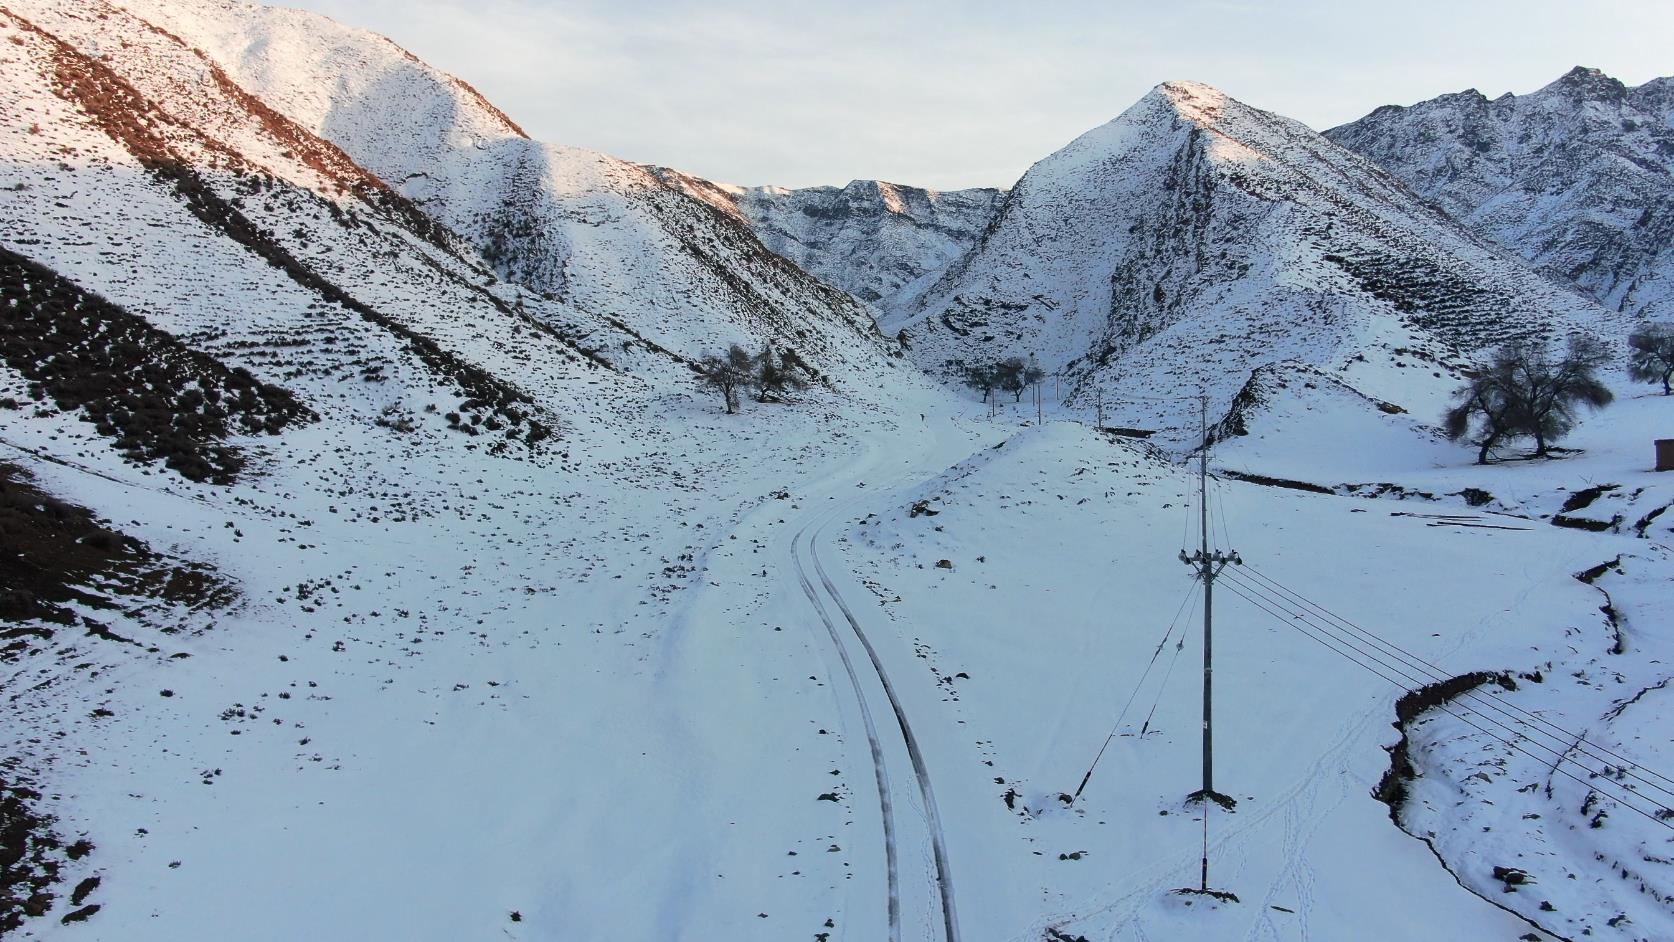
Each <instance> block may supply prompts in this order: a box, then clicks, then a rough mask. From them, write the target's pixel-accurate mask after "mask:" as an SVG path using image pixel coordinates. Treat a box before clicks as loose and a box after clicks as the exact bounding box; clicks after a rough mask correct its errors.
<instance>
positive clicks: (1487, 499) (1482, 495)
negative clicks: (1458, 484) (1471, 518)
mask: <svg viewBox="0 0 1674 942" xmlns="http://www.w3.org/2000/svg"><path fill="white" fill-rule="evenodd" d="M1458 496H1460V497H1463V498H1464V499H1465V504H1466V505H1467V506H1470V507H1484V506H1487V505H1488V504H1491V503H1493V502H1494V495H1493V494H1490V493H1488V492H1487V491H1485V490H1483V489H1482V488H1480V487H1467V488H1465V489H1464V490H1462V491H1460V492H1459V494H1458Z"/></svg>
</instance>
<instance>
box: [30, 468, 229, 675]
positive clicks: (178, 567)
mask: <svg viewBox="0 0 1674 942" xmlns="http://www.w3.org/2000/svg"><path fill="white" fill-rule="evenodd" d="M0 546H3V547H5V552H4V553H0V623H4V624H5V625H6V627H5V628H4V629H0V662H5V661H10V660H14V659H15V658H17V657H18V656H20V655H21V654H22V653H23V652H24V651H26V650H27V649H28V647H29V644H30V641H31V639H39V640H45V639H48V638H51V637H52V636H53V633H54V629H53V628H49V627H46V625H40V624H35V625H31V624H27V623H28V622H45V623H47V624H48V625H59V626H63V627H66V628H69V627H75V626H78V625H79V626H81V627H83V628H85V629H86V631H87V633H88V634H90V635H93V636H94V637H98V638H101V639H104V640H114V641H119V642H122V643H129V644H132V643H134V642H132V641H131V640H130V639H127V638H123V637H121V636H120V635H117V634H115V633H114V632H112V631H110V629H109V628H108V627H106V626H104V625H102V624H100V623H99V622H97V621H95V620H94V619H92V618H89V617H87V616H86V615H80V614H78V613H77V612H76V611H75V610H74V609H75V608H76V607H80V608H82V609H84V610H85V609H92V610H95V611H114V610H118V609H119V607H120V602H121V601H122V600H127V601H133V600H138V599H160V600H163V601H167V602H171V603H174V604H178V605H185V606H190V607H193V608H218V607H222V606H224V605H226V604H228V603H229V602H231V601H232V600H233V599H234V597H235V593H234V591H233V590H232V588H231V587H230V586H228V585H227V584H226V583H225V582H224V581H222V580H221V579H220V577H219V576H217V575H216V574H215V572H214V570H212V569H210V568H209V567H207V566H204V565H201V564H189V563H182V562H179V561H177V560H171V559H168V558H166V557H164V556H161V555H159V554H157V553H156V552H154V551H152V550H151V548H150V547H148V546H146V544H145V543H143V542H141V541H140V540H137V539H134V538H133V537H131V536H128V535H126V534H124V533H121V532H119V531H117V530H114V529H111V528H110V527H108V526H106V525H104V524H103V523H101V522H100V521H99V520H98V519H96V518H95V517H94V516H93V515H92V514H91V513H90V512H88V511H87V510H86V509H85V508H82V507H78V506H76V505H74V504H70V503H66V502H65V501H61V500H58V499H56V498H54V497H52V496H51V495H49V494H47V493H46V492H44V491H42V490H41V489H39V488H38V487H36V486H35V485H34V483H33V482H32V481H31V479H30V477H29V475H28V473H27V472H25V471H24V470H23V469H21V468H18V467H16V466H14V465H8V464H0Z"/></svg>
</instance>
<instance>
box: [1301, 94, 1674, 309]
mask: <svg viewBox="0 0 1674 942" xmlns="http://www.w3.org/2000/svg"><path fill="white" fill-rule="evenodd" d="M1325 135H1326V137H1329V138H1330V139H1331V140H1333V141H1336V142H1337V143H1339V144H1341V145H1343V146H1344V147H1347V148H1349V149H1351V150H1354V151H1356V152H1358V153H1360V154H1363V155H1365V156H1366V157H1367V158H1369V159H1371V160H1372V161H1374V162H1376V163H1377V164H1378V165H1379V166H1381V167H1383V168H1384V169H1386V170H1388V171H1389V172H1390V173H1391V174H1394V175H1395V176H1396V177H1398V178H1400V179H1401V180H1402V181H1403V182H1404V183H1406V184H1407V185H1408V186H1409V187H1411V188H1412V189H1413V190H1414V191H1416V192H1417V193H1419V194H1420V195H1422V196H1424V197H1425V198H1427V199H1429V200H1431V201H1433V202H1434V203H1435V204H1436V205H1438V206H1440V207H1442V208H1443V209H1445V210H1447V211H1448V212H1449V213H1450V214H1452V215H1453V216H1454V217H1455V218H1457V219H1459V220H1460V221H1461V222H1463V223H1464V224H1465V225H1466V226H1468V227H1469V228H1470V229H1471V230H1472V231H1474V232H1476V233H1478V234H1480V235H1482V236H1485V237H1487V238H1489V239H1492V240H1494V241H1496V242H1498V243H1500V244H1501V245H1504V246H1505V247H1506V248H1508V249H1510V250H1511V251H1513V252H1515V253H1517V254H1518V255H1521V256H1522V257H1523V258H1525V259H1527V260H1528V261H1529V262H1530V263H1531V264H1533V265H1534V266H1536V267H1537V268H1539V269H1540V270H1541V271H1543V272H1546V273H1548V274H1550V275H1552V276H1553V277H1556V278H1560V279H1564V280H1568V281H1572V282H1574V283H1575V284H1577V285H1579V286H1580V287H1581V288H1582V290H1584V291H1586V292H1587V293H1588V294H1590V295H1592V296H1593V297H1595V298H1597V299H1598V300H1599V302H1600V303H1602V304H1604V305H1606V306H1608V307H1612V308H1616V309H1618V310H1621V311H1623V312H1626V313H1629V314H1633V315H1636V316H1659V317H1668V316H1674V79H1670V78H1660V79H1654V80H1652V81H1650V82H1646V83H1645V84H1644V85H1641V86H1639V87H1637V88H1628V87H1627V86H1625V85H1623V84H1622V83H1621V82H1618V81H1616V80H1615V79H1613V78H1610V77H1609V76H1606V75H1604V74H1603V73H1601V72H1599V71H1598V70H1597V69H1586V68H1581V67H1579V66H1578V67H1576V68H1575V69H1573V70H1571V71H1570V72H1569V73H1568V74H1566V75H1564V76H1563V77H1562V78H1560V79H1558V80H1557V81H1555V82H1553V83H1552V84H1550V85H1548V86H1546V87H1545V88H1542V89H1540V90H1539V91H1537V92H1533V93H1531V94H1528V95H1510V94H1507V95H1501V96H1500V97H1499V98H1496V99H1494V100H1492V101H1490V100H1488V99H1487V98H1485V97H1483V95H1482V94H1481V93H1480V92H1477V91H1476V90H1474V89H1472V90H1469V91H1464V92H1459V93H1457V94H1452V95H1443V96H1441V97H1439V98H1433V99H1431V100H1429V101H1425V102H1420V103H1419V104H1416V105H1412V106H1410V107H1399V106H1395V105H1390V106H1386V107H1383V108H1379V109H1378V110H1376V111H1374V112H1372V113H1371V114H1369V115H1367V116H1366V117H1364V118H1361V119H1360V120H1359V121H1356V122H1354V123H1352V124H1345V125H1343V126H1342V127H1339V128H1333V129H1331V130H1330V131H1327V132H1325Z"/></svg>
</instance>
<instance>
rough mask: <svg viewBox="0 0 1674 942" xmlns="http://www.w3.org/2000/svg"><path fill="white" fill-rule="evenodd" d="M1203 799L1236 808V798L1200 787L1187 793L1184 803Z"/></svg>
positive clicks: (1229, 809) (1229, 808) (1223, 806)
mask: <svg viewBox="0 0 1674 942" xmlns="http://www.w3.org/2000/svg"><path fill="white" fill-rule="evenodd" d="M1204 799H1208V800H1210V801H1213V802H1214V803H1215V804H1217V805H1220V806H1221V807H1222V808H1225V809H1226V810H1228V811H1237V810H1238V799H1236V798H1234V797H1232V796H1231V795H1223V794H1221V793H1220V792H1217V791H1204V790H1203V789H1201V788H1200V789H1198V790H1197V791H1195V792H1192V793H1191V794H1190V795H1187V796H1186V803H1187V804H1191V803H1192V802H1194V801H1203V800H1204ZM1194 892H1195V891H1194Z"/></svg>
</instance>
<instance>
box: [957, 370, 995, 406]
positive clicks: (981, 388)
mask: <svg viewBox="0 0 1674 942" xmlns="http://www.w3.org/2000/svg"><path fill="white" fill-rule="evenodd" d="M960 378H961V379H962V380H964V383H965V385H966V386H969V387H970V388H972V389H974V390H976V391H977V392H980V393H982V401H983V402H987V401H988V397H989V396H992V395H993V394H994V389H995V387H997V386H999V385H1000V374H999V372H998V371H996V370H995V368H994V364H992V363H973V364H971V365H969V366H964V367H962V369H961V373H960Z"/></svg>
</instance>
